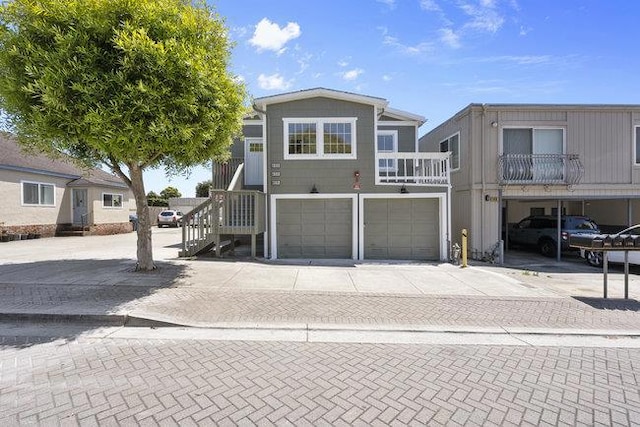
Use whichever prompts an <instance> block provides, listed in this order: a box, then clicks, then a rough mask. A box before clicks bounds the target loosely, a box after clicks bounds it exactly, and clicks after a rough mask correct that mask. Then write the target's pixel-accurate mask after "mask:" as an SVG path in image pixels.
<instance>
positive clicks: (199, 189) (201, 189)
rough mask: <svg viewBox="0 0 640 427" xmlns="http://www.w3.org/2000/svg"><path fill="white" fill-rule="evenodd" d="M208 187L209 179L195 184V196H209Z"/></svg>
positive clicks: (209, 186)
mask: <svg viewBox="0 0 640 427" xmlns="http://www.w3.org/2000/svg"><path fill="white" fill-rule="evenodd" d="M209 188H211V180H209V181H203V182H199V183H198V184H197V185H196V197H209Z"/></svg>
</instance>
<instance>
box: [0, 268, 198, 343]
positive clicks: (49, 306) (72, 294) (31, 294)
mask: <svg viewBox="0 0 640 427" xmlns="http://www.w3.org/2000/svg"><path fill="white" fill-rule="evenodd" d="M135 266H136V263H135V261H134V260H131V259H129V258H127V259H74V260H56V261H37V262H28V263H16V264H3V265H0V337H4V338H1V339H0V348H6V347H7V346H10V347H28V346H30V345H33V344H38V343H42V342H48V341H54V340H57V339H61V338H63V339H66V340H73V339H74V338H75V337H77V336H79V335H81V334H82V333H84V332H87V331H90V330H94V329H95V328H97V327H100V326H122V325H123V323H124V322H125V321H126V319H127V317H126V314H127V312H128V308H129V307H133V306H135V304H136V303H137V302H138V301H139V300H141V299H143V298H145V297H148V296H150V295H152V294H154V293H155V292H157V291H158V290H161V289H165V288H171V287H174V286H176V285H177V282H178V281H179V280H180V279H182V278H184V277H185V272H186V269H187V268H188V266H187V265H185V264H174V263H171V262H156V266H157V267H158V268H157V269H156V270H153V271H149V272H137V271H135ZM123 319H124V320H123ZM21 327H22V329H23V330H22V331H21V330H20V328H21ZM20 333H23V334H25V336H24V337H22V338H25V339H22V338H20V337H19V334H20ZM12 337H13V338H12Z"/></svg>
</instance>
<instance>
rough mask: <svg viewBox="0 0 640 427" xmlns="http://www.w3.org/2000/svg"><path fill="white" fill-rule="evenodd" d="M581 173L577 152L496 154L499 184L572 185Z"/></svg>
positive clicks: (577, 180) (578, 181)
mask: <svg viewBox="0 0 640 427" xmlns="http://www.w3.org/2000/svg"><path fill="white" fill-rule="evenodd" d="M583 175H584V166H582V162H580V159H579V157H578V155H577V154H503V155H501V156H500V157H498V181H499V182H500V184H501V185H509V184H518V185H554V184H556V185H576V184H578V183H580V180H581V179H582V177H583Z"/></svg>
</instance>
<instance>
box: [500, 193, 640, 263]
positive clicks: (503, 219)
mask: <svg viewBox="0 0 640 427" xmlns="http://www.w3.org/2000/svg"><path fill="white" fill-rule="evenodd" d="M499 206H501V209H500V212H499V215H500V218H499V223H500V224H501V231H502V236H503V237H502V238H503V239H504V241H505V249H506V250H507V251H508V250H510V249H511V248H510V247H509V232H510V228H511V227H512V226H513V225H515V224H516V223H518V222H519V221H520V220H521V219H523V218H525V217H527V216H531V215H552V216H554V217H555V218H556V221H555V223H556V227H557V229H556V241H557V242H560V241H561V239H562V230H561V227H562V224H561V217H562V215H583V216H587V217H589V218H591V219H592V220H593V221H594V222H595V223H596V224H598V226H599V228H600V230H601V231H602V232H603V233H616V232H618V231H620V230H622V229H624V228H626V227H628V226H631V225H633V224H637V223H640V198H637V197H635V198H631V197H588V198H587V197H558V198H550V197H541V196H531V197H522V196H504V195H503V193H502V191H500V192H499ZM556 246H557V247H556V260H558V261H560V260H561V259H562V249H561V245H556Z"/></svg>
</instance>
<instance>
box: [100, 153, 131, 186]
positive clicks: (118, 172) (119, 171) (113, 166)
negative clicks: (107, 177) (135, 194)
mask: <svg viewBox="0 0 640 427" xmlns="http://www.w3.org/2000/svg"><path fill="white" fill-rule="evenodd" d="M106 163H107V166H109V167H110V168H111V170H112V171H114V172H115V173H116V175H118V176H119V177H120V178H121V179H122V180H123V181H124V182H125V184H127V186H128V187H129V188H131V179H129V177H128V176H127V175H126V174H125V173H124V172H122V169H121V168H120V165H119V164H118V162H116V160H115V159H114V158H113V157H111V156H109V162H106Z"/></svg>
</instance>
